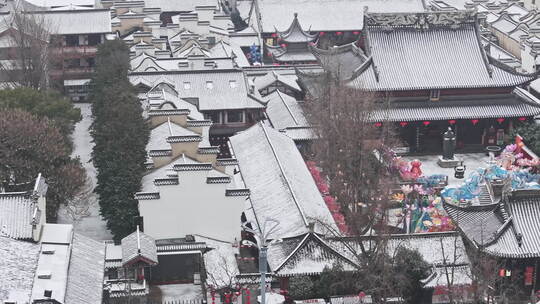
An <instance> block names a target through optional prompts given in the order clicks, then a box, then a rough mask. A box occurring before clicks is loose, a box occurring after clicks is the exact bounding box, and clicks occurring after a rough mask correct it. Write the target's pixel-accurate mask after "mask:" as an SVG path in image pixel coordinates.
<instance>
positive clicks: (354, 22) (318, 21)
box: [258, 0, 425, 33]
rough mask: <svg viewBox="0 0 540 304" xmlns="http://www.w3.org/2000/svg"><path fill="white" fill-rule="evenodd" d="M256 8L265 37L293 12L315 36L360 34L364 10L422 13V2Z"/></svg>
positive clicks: (274, 1)
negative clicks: (319, 33) (298, 14)
mask: <svg viewBox="0 0 540 304" xmlns="http://www.w3.org/2000/svg"><path fill="white" fill-rule="evenodd" d="M258 7H259V10H260V11H259V12H260V17H261V25H262V32H264V33H273V32H275V31H276V29H278V30H285V29H287V28H288V27H289V25H290V24H291V21H292V15H291V14H292V13H294V12H298V13H300V14H301V18H300V20H299V21H300V25H301V26H302V28H303V29H304V30H307V31H317V32H318V31H349V30H361V29H362V28H363V25H364V24H363V18H362V13H363V12H364V7H367V8H368V11H369V12H378V13H383V12H385V13H386V12H388V13H390V12H392V13H393V12H419V11H424V10H425V7H424V5H423V1H421V0H397V1H396V0H362V1H357V0H310V1H306V0H262V1H258Z"/></svg>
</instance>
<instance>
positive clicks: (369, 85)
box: [351, 23, 532, 91]
mask: <svg viewBox="0 0 540 304" xmlns="http://www.w3.org/2000/svg"><path fill="white" fill-rule="evenodd" d="M367 35H368V37H369V48H368V55H369V56H372V59H373V62H372V64H371V65H370V66H369V68H367V69H366V70H365V71H364V72H362V73H361V74H360V75H358V77H356V78H355V79H354V80H353V81H352V82H351V86H353V87H357V88H362V89H367V90H374V91H396V90H424V89H443V88H482V87H512V86H516V85H519V84H523V83H525V82H527V81H530V80H532V77H531V76H526V75H522V74H518V73H516V72H509V71H507V70H505V69H501V68H500V67H499V66H495V65H494V64H489V63H487V57H485V54H484V51H483V48H482V47H481V42H480V41H479V40H478V36H477V30H476V28H475V25H474V24H472V23H464V24H461V25H459V27H458V28H449V27H433V28H430V29H427V30H419V29H416V28H413V27H397V26H396V27H393V28H391V30H389V28H388V27H380V26H370V27H369V31H368V34H367ZM490 70H491V71H492V73H491V75H490Z"/></svg>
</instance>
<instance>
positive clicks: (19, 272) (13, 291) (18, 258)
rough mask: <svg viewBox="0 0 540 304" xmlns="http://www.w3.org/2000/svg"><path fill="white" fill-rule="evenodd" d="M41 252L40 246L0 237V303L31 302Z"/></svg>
mask: <svg viewBox="0 0 540 304" xmlns="http://www.w3.org/2000/svg"><path fill="white" fill-rule="evenodd" d="M39 250H40V246H39V245H38V244H34V243H29V242H24V241H18V240H13V239H9V238H6V237H1V236H0V278H2V279H1V280H0V302H2V301H8V300H10V301H17V303H27V302H29V301H30V295H31V293H32V283H33V281H34V274H35V272H36V268H37V263H38V258H39Z"/></svg>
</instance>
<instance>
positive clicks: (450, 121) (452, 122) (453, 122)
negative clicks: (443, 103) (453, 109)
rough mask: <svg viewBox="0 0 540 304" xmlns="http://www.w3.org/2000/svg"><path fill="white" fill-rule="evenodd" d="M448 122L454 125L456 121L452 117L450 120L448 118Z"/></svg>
mask: <svg viewBox="0 0 540 304" xmlns="http://www.w3.org/2000/svg"><path fill="white" fill-rule="evenodd" d="M448 123H449V124H451V125H455V124H456V121H455V120H454V119H452V120H449V121H448Z"/></svg>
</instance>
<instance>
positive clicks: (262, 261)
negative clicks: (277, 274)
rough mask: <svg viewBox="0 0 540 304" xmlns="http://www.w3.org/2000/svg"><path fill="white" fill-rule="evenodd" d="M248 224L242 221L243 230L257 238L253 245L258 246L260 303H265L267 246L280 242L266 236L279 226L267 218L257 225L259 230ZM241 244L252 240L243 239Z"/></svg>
mask: <svg viewBox="0 0 540 304" xmlns="http://www.w3.org/2000/svg"><path fill="white" fill-rule="evenodd" d="M248 224H250V222H245V223H243V224H242V228H244V231H247V232H250V233H252V234H253V236H254V237H255V240H257V244H254V245H255V246H256V247H257V248H259V272H260V274H261V304H266V271H267V268H266V263H267V262H266V260H267V256H268V247H269V246H271V245H273V244H277V243H280V242H282V240H281V239H274V240H271V241H268V238H269V236H270V235H271V234H272V232H274V231H275V230H276V229H277V227H278V226H279V221H277V220H273V219H267V220H266V221H265V222H264V224H263V226H262V227H259V228H260V229H259V230H255V229H252V228H250V227H248V226H247V225H248ZM242 244H250V245H253V242H250V241H247V240H244V241H242Z"/></svg>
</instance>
